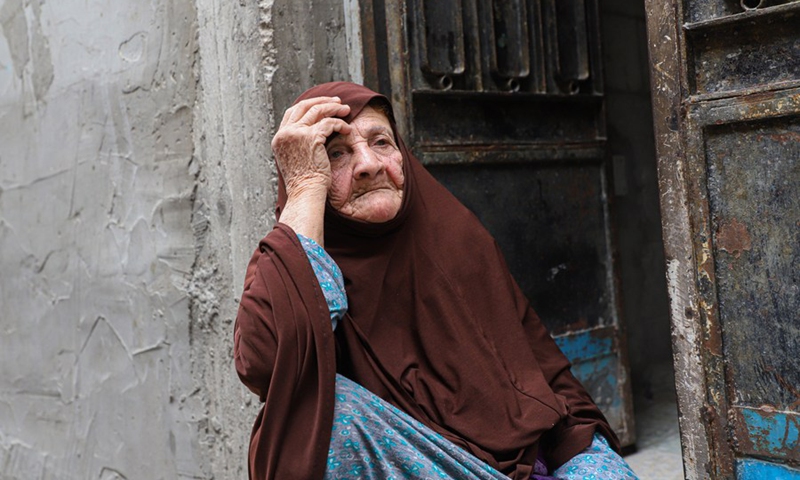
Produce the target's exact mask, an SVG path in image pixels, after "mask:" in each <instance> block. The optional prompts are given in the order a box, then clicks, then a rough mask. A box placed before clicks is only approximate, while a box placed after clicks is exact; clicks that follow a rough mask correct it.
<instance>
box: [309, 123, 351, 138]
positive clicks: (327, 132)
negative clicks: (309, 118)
mask: <svg viewBox="0 0 800 480" xmlns="http://www.w3.org/2000/svg"><path fill="white" fill-rule="evenodd" d="M352 128H353V127H351V126H350V124H349V123H347V122H345V121H344V120H342V119H341V118H325V119H322V120H320V121H319V122H317V131H318V132H319V133H320V134H321V135H322V137H324V139H327V138H328V137H330V136H331V135H333V132H337V133H341V134H342V135H347V134H348V133H350V130H352ZM324 142H325V140H323V143H324Z"/></svg>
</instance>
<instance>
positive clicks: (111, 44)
mask: <svg viewBox="0 0 800 480" xmlns="http://www.w3.org/2000/svg"><path fill="white" fill-rule="evenodd" d="M0 25H1V26H2V31H1V32H2V35H1V36H0V258H2V266H1V269H2V270H1V273H0V328H2V337H0V472H2V477H3V478H20V479H31V478H44V479H50V478H57V479H70V478H75V479H86V478H100V479H112V478H152V479H156V478H178V477H196V476H199V475H201V473H202V471H203V465H204V463H205V460H204V455H203V452H202V444H201V442H202V439H201V438H199V437H198V435H197V430H198V426H197V422H198V417H197V416H196V415H195V414H194V410H196V409H195V408H193V407H192V400H191V399H192V396H193V395H194V394H193V388H194V386H193V382H192V378H191V373H190V372H191V368H190V367H191V365H190V362H189V358H190V338H189V333H190V330H189V329H188V328H187V326H188V324H189V303H190V302H189V296H188V295H187V293H186V292H187V289H188V287H189V282H190V280H191V273H192V265H193V263H194V260H195V249H194V241H193V236H192V229H191V224H190V221H191V216H192V206H193V200H192V198H193V191H194V188H195V175H196V171H197V167H196V165H194V162H193V159H192V154H193V150H194V147H193V142H192V112H193V105H194V103H195V91H196V90H195V85H196V81H195V75H194V73H193V68H194V67H193V63H194V61H195V51H196V48H197V47H196V42H195V36H196V26H195V25H196V22H195V10H194V6H193V3H192V2H191V1H189V0H171V1H166V0H163V1H162V0H155V1H152V2H111V3H109V2H100V1H87V0H81V1H77V0H58V1H50V2H44V1H42V0H4V1H2V2H0Z"/></svg>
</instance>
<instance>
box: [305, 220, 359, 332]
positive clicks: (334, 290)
mask: <svg viewBox="0 0 800 480" xmlns="http://www.w3.org/2000/svg"><path fill="white" fill-rule="evenodd" d="M297 238H299V239H300V245H302V246H303V250H304V251H305V252H306V256H308V261H309V263H311V268H312V269H313V270H314V275H316V277H317V281H318V282H319V286H320V288H321V289H322V294H323V295H325V302H326V303H327V304H328V310H329V311H330V313H331V323H332V324H333V329H334V330H336V325H337V324H338V323H339V320H341V319H342V317H344V314H345V312H347V294H346V293H345V290H344V277H343V276H342V270H341V269H340V268H339V265H337V264H336V262H335V261H334V260H333V258H331V256H330V255H328V252H326V251H325V249H324V248H322V247H321V246H319V244H318V243H317V242H315V241H314V240H312V239H310V238H308V237H306V236H304V235H300V234H299V233H298V234H297Z"/></svg>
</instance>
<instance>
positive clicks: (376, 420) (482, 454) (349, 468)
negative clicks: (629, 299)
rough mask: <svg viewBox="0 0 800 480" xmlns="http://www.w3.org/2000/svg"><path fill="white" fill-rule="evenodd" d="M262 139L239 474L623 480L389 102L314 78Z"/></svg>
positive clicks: (601, 423) (533, 325)
mask: <svg viewBox="0 0 800 480" xmlns="http://www.w3.org/2000/svg"><path fill="white" fill-rule="evenodd" d="M272 146H273V151H274V154H275V158H276V160H277V163H278V167H279V170H280V173H281V180H280V182H279V185H280V190H279V197H278V207H277V211H276V215H277V218H278V220H279V223H277V224H276V226H275V228H274V229H273V230H272V231H271V232H270V233H269V234H268V235H267V236H266V237H265V238H264V239H263V240H262V241H261V242H260V244H259V246H258V249H257V250H256V252H255V254H254V255H253V258H252V259H251V261H250V264H249V265H248V268H247V274H246V279H245V287H244V293H243V295H242V300H241V304H240V309H239V314H238V317H237V319H236V326H235V348H234V356H235V362H236V369H237V371H238V373H239V376H240V378H241V380H242V381H243V382H244V383H245V384H246V385H247V386H248V387H249V388H250V389H251V390H252V391H253V392H255V393H256V394H257V395H259V397H260V399H261V401H262V402H264V406H263V408H262V409H261V412H260V414H259V415H258V418H257V419H256V422H255V426H254V427H253V431H252V437H251V442H250V462H249V469H250V478H252V479H264V478H277V479H281V480H283V479H290V478H298V479H320V478H331V479H333V478H457V479H462V478H480V479H498V478H509V477H511V478H515V479H523V478H525V479H528V478H540V479H543V478H552V477H555V478H605V479H612V478H636V477H635V476H634V475H633V473H632V472H631V471H630V469H629V468H628V467H627V465H626V464H625V462H624V461H623V460H622V459H621V458H620V457H619V456H618V455H617V454H616V453H615V452H614V450H618V449H619V444H618V440H617V438H616V437H615V435H614V433H613V432H612V431H611V429H610V428H609V426H608V423H607V422H606V420H605V418H604V417H603V415H602V414H601V413H600V411H599V410H598V409H597V407H596V406H595V404H594V403H593V402H592V400H591V398H590V397H589V395H588V394H587V393H586V391H585V390H584V389H583V387H582V386H581V385H580V383H579V382H578V381H577V380H576V379H575V377H573V376H572V374H571V373H570V370H569V367H570V365H569V362H568V361H567V359H566V358H565V357H564V355H563V354H562V353H561V352H560V351H559V349H558V347H557V346H556V344H555V342H554V341H553V340H552V339H551V338H550V336H549V335H548V333H547V331H546V330H545V328H544V327H543V325H542V323H541V322H540V320H539V318H538V317H537V315H536V313H535V312H534V311H533V309H532V308H531V307H530V305H529V303H528V301H527V300H526V299H525V297H524V296H523V295H522V293H521V292H520V289H519V288H518V287H517V284H516V283H515V282H514V280H513V279H512V278H511V275H510V273H509V271H508V269H507V267H506V265H505V263H504V260H503V257H502V255H501V253H500V251H499V250H498V248H497V245H496V244H495V242H494V240H493V239H492V237H491V236H490V235H489V233H488V232H487V231H486V230H485V229H484V228H483V227H482V226H481V224H480V222H479V221H478V220H477V219H476V218H475V217H474V216H473V215H472V213H470V212H469V211H468V210H467V209H466V208H465V207H464V206H462V205H461V204H460V203H459V202H458V201H457V200H456V199H455V198H454V197H453V196H452V195H451V194H450V193H449V192H447V190H445V189H444V188H443V187H442V186H441V185H439V184H438V183H437V182H436V181H435V180H434V179H433V178H432V177H431V176H430V175H429V174H428V173H427V172H426V171H425V169H424V168H423V167H422V166H421V164H420V163H419V162H418V161H417V160H416V159H415V158H414V157H413V156H412V155H411V153H410V152H409V151H408V149H407V148H406V147H405V146H404V144H403V143H402V141H401V140H400V138H398V136H397V134H396V128H395V122H394V119H393V116H392V113H391V106H390V104H389V102H388V100H387V99H386V98H385V97H383V96H381V95H379V94H377V93H375V92H373V91H371V90H369V89H367V88H365V87H362V86H358V85H354V84H351V83H345V82H337V83H329V84H324V85H320V86H317V87H314V88H312V89H310V90H308V91H306V92H305V93H304V94H303V95H301V96H300V98H298V100H297V101H296V102H295V104H294V106H292V107H291V108H290V109H289V110H287V111H286V114H285V115H284V117H283V121H282V122H281V125H280V128H279V130H278V132H277V133H276V135H275V137H274V139H273V142H272ZM592 475H594V476H592ZM550 476H552V477H550Z"/></svg>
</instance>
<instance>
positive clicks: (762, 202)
mask: <svg viewBox="0 0 800 480" xmlns="http://www.w3.org/2000/svg"><path fill="white" fill-rule="evenodd" d="M647 10H648V27H649V36H650V39H651V42H650V46H651V58H652V59H653V70H652V73H653V79H654V84H653V95H654V105H656V106H657V108H656V112H655V124H656V134H657V138H658V139H659V140H660V141H657V142H656V144H657V148H658V150H659V151H658V155H659V179H660V184H661V193H662V218H663V229H664V238H665V239H666V240H667V242H666V246H665V250H666V254H667V255H666V256H667V264H668V271H670V274H671V276H670V278H669V281H670V286H671V291H670V297H671V299H670V300H671V303H672V305H673V308H672V323H673V331H674V332H675V336H674V338H673V341H674V345H675V351H676V352H686V353H687V354H688V355H686V357H688V358H691V359H692V360H693V362H689V363H683V362H684V361H685V358H681V357H679V356H676V367H678V368H676V380H677V386H678V398H679V409H680V411H681V426H682V428H681V435H682V444H683V447H684V465H685V468H686V473H687V478H739V479H744V478H797V477H798V476H800V470H797V467H798V466H800V439H799V437H800V360H799V359H800V323H798V318H800V314H799V313H798V312H800V88H799V86H800V73H799V72H800V42H798V40H797V32H798V30H797V25H800V23H798V22H800V2H797V1H795V2H781V1H772V2H770V1H767V0H764V1H761V0H758V1H756V0H752V1H751V0H742V1H741V2H724V1H722V0H712V1H700V0H679V1H675V3H674V5H672V7H671V8H663V5H662V4H660V3H659V2H657V1H656V0H652V1H651V0H648V1H647ZM656 42H660V43H656ZM670 50H672V51H674V52H675V54H674V55H671V54H670V53H669V52H670ZM695 362H696V363H695ZM680 366H684V367H685V368H680Z"/></svg>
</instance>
